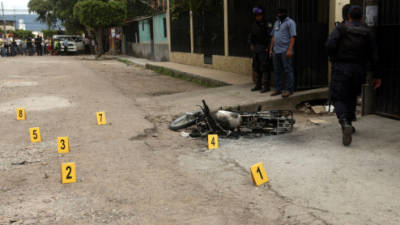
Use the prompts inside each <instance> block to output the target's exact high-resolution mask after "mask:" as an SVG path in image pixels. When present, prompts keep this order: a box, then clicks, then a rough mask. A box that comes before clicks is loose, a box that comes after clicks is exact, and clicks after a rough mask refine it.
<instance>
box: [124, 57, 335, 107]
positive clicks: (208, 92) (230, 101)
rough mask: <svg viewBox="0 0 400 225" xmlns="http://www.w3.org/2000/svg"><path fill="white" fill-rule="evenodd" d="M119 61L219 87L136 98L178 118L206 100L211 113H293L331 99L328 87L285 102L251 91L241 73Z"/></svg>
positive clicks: (134, 60)
mask: <svg viewBox="0 0 400 225" xmlns="http://www.w3.org/2000/svg"><path fill="white" fill-rule="evenodd" d="M118 59H119V60H120V61H122V62H126V61H129V62H131V63H132V64H135V65H137V66H141V67H144V68H148V69H152V70H154V71H156V72H160V73H167V74H168V71H173V73H174V74H181V75H182V76H184V77H180V78H182V79H186V78H187V77H191V78H195V79H200V80H202V81H203V82H206V83H207V82H211V83H212V85H209V86H210V87H217V88H207V89H204V90H198V91H191V92H185V93H178V94H172V95H162V96H157V97H153V96H152V97H142V98H138V99H137V101H139V102H140V103H141V104H143V105H147V106H151V105H152V103H154V102H156V103H157V104H156V105H157V106H161V107H163V108H164V109H165V110H164V111H163V113H165V114H170V115H179V114H181V113H185V112H191V111H194V110H197V109H198V107H197V105H200V104H201V101H202V100H203V99H204V100H206V102H207V104H208V105H209V106H210V108H211V109H212V110H216V109H219V108H221V107H222V108H224V109H226V108H233V107H235V108H236V107H238V106H240V107H241V109H242V110H246V111H256V110H257V109H258V107H259V106H262V109H263V110H274V109H290V110H293V109H294V107H295V106H296V105H297V104H299V103H301V102H304V101H310V100H315V99H328V88H320V89H314V90H308V91H301V92H296V93H294V95H292V96H291V97H290V98H287V99H283V98H282V97H281V96H274V97H271V96H270V93H265V94H260V93H259V92H251V91H250V89H251V88H252V87H253V84H252V83H251V78H250V77H247V76H244V75H240V74H235V73H229V72H224V71H220V70H214V69H207V68H202V67H195V66H188V65H182V64H178V63H171V62H152V61H150V60H147V59H139V58H134V57H130V56H121V57H118ZM160 70H162V71H160ZM168 75H171V74H168ZM171 76H174V75H171ZM174 77H176V76H174ZM191 81H193V80H191ZM196 81H197V80H195V82H196ZM203 84H204V83H203ZM206 86H208V85H206Z"/></svg>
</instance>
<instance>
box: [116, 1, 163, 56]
mask: <svg viewBox="0 0 400 225" xmlns="http://www.w3.org/2000/svg"><path fill="white" fill-rule="evenodd" d="M151 7H152V8H153V9H154V13H153V15H151V16H144V17H138V18H134V19H132V20H128V21H126V23H125V25H124V27H123V41H122V42H123V44H122V52H123V54H126V55H132V56H135V57H139V58H147V59H151V60H155V61H168V60H169V40H168V32H167V16H166V15H167V14H166V10H167V1H166V0H154V1H152V2H151Z"/></svg>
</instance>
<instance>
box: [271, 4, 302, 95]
mask: <svg viewBox="0 0 400 225" xmlns="http://www.w3.org/2000/svg"><path fill="white" fill-rule="evenodd" d="M277 15H278V18H277V21H276V22H275V24H274V27H273V29H272V33H271V35H272V40H271V46H270V53H269V54H270V57H272V59H273V63H274V70H275V79H274V82H275V91H274V92H273V93H272V94H271V96H276V95H280V94H282V97H284V98H287V97H289V96H290V95H292V94H293V91H294V70H293V56H294V44H295V41H296V36H297V32H296V23H295V22H294V21H293V20H292V19H291V18H289V17H288V16H287V10H286V9H278V11H277ZM285 75H286V84H285V85H284V86H283V80H284V76H285Z"/></svg>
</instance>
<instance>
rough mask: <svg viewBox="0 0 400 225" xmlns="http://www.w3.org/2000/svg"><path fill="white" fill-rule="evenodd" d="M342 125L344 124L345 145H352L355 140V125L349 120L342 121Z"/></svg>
mask: <svg viewBox="0 0 400 225" xmlns="http://www.w3.org/2000/svg"><path fill="white" fill-rule="evenodd" d="M340 125H341V126H342V132H343V145H344V146H350V145H351V142H352V141H353V137H352V134H353V126H352V125H351V123H349V122H348V121H347V120H342V121H340Z"/></svg>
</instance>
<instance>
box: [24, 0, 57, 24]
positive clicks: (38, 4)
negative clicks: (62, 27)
mask: <svg viewBox="0 0 400 225" xmlns="http://www.w3.org/2000/svg"><path fill="white" fill-rule="evenodd" d="M28 8H29V12H34V13H36V14H38V18H37V20H38V21H40V22H42V23H45V24H47V26H48V28H49V29H51V28H53V27H54V26H55V25H56V23H57V17H56V15H55V14H54V5H53V2H52V0H30V1H29V3H28Z"/></svg>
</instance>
